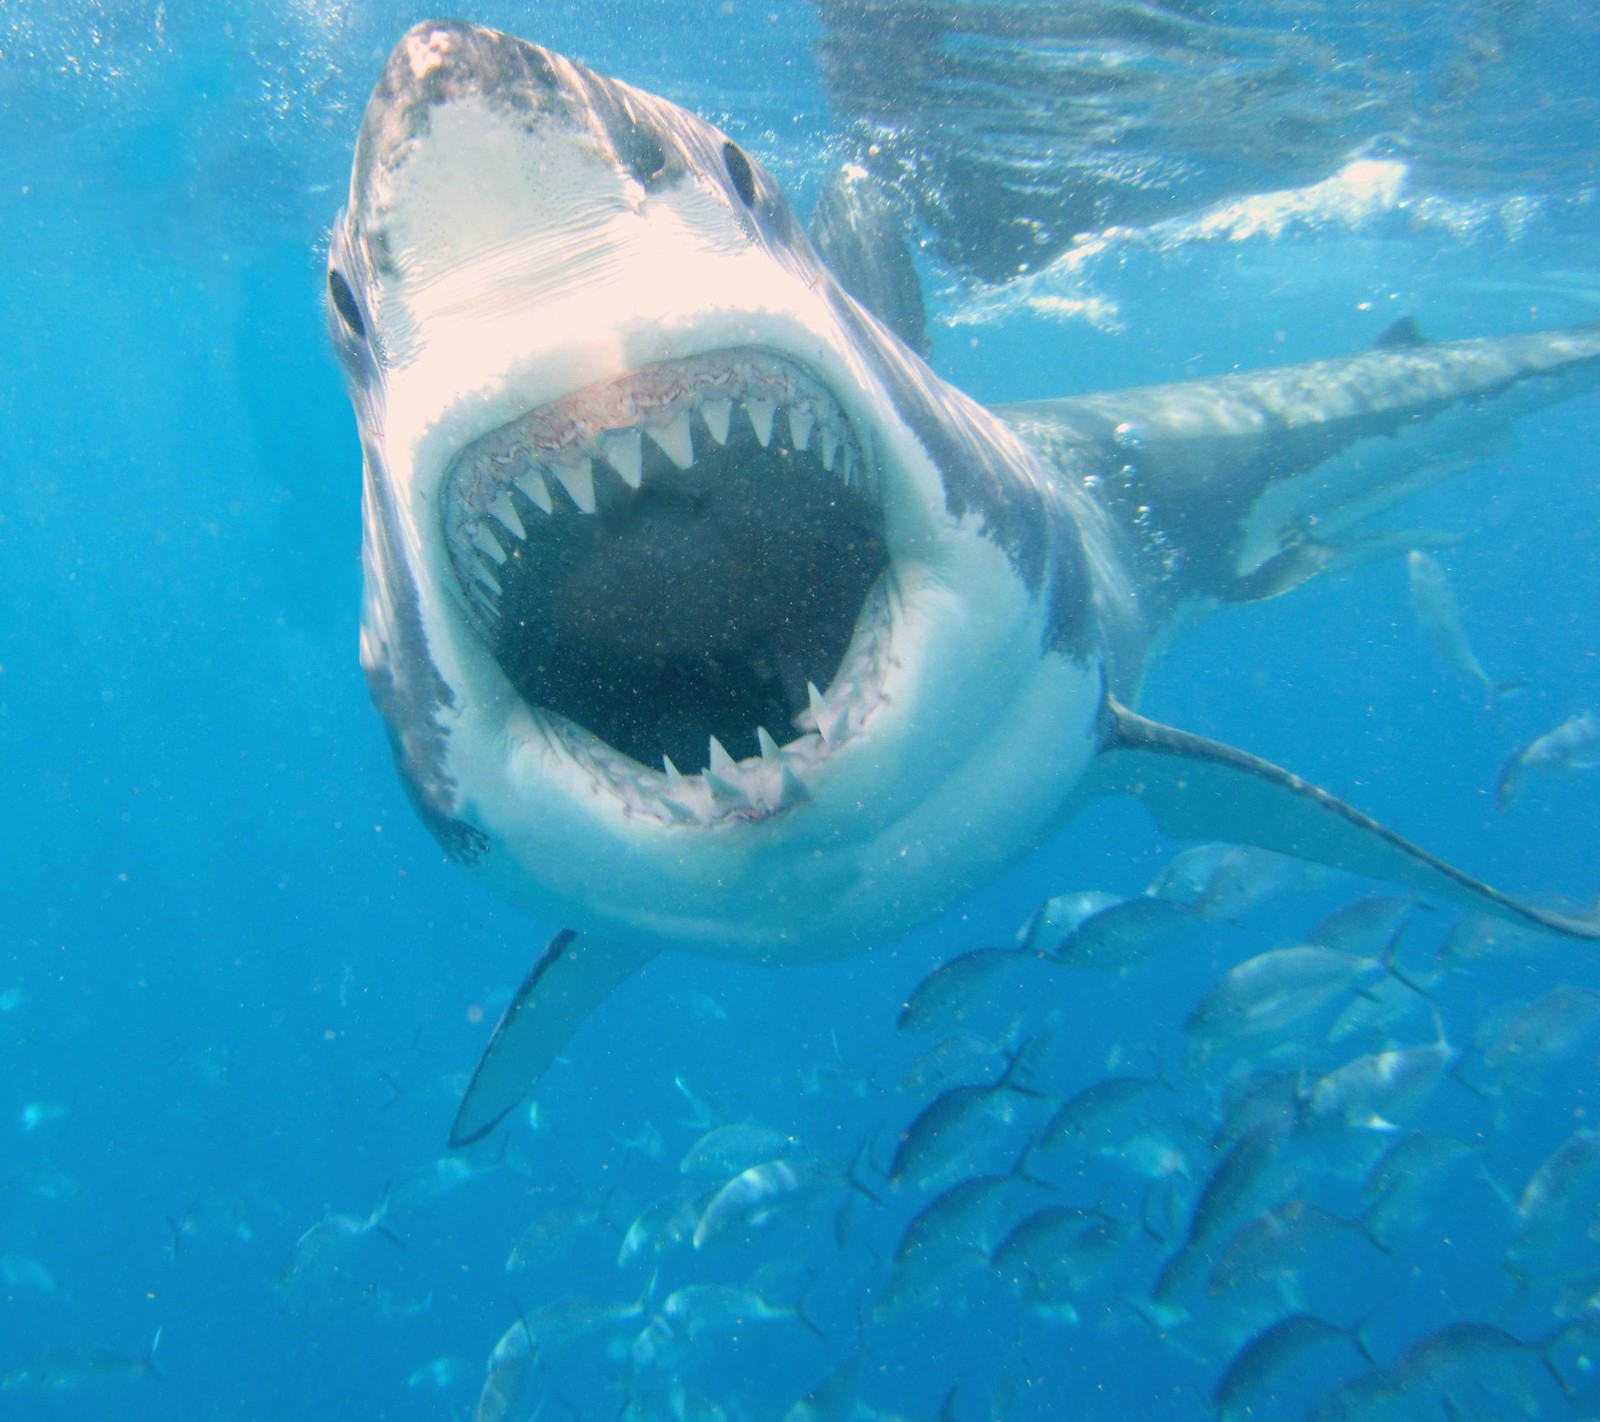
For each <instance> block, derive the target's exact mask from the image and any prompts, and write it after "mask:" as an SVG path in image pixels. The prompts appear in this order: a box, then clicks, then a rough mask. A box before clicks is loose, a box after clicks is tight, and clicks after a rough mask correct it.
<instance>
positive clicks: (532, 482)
mask: <svg viewBox="0 0 1600 1422" xmlns="http://www.w3.org/2000/svg"><path fill="white" fill-rule="evenodd" d="M513 482H514V483H515V484H516V486H517V487H518V488H519V489H521V490H522V492H523V493H524V494H526V495H527V496H528V502H529V503H530V504H532V505H533V506H534V507H535V508H536V509H539V510H540V511H541V512H543V513H554V512H555V507H556V506H555V504H554V503H553V502H552V501H551V498H550V486H549V485H548V484H546V483H545V482H544V475H543V474H541V473H540V472H539V471H538V470H537V469H524V470H523V471H522V472H521V473H520V474H518V475H517V477H516V479H515V480H514V481H513Z"/></svg>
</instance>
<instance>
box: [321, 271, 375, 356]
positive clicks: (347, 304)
mask: <svg viewBox="0 0 1600 1422" xmlns="http://www.w3.org/2000/svg"><path fill="white" fill-rule="evenodd" d="M328 297H329V299H330V300H331V301H332V302H333V309H334V310H335V311H337V312H338V313H339V319H340V320H341V321H343V322H344V324H345V325H346V326H347V327H349V330H350V334H351V335H352V336H354V337H355V338H356V339H357V340H359V341H364V340H366V338H367V323H366V322H365V321H363V320H362V319H361V308H360V307H359V306H357V305H356V297H355V293H354V292H353V291H351V290H350V283H349V282H347V281H346V280H345V279H344V278H343V277H342V276H341V275H340V274H339V273H338V272H336V271H330V272H329V273H328Z"/></svg>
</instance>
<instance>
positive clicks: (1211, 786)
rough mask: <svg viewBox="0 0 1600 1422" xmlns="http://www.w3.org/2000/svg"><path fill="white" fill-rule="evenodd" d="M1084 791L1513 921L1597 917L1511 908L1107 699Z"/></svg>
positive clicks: (1366, 828) (1285, 780)
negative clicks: (1125, 798) (1128, 799)
mask: <svg viewBox="0 0 1600 1422" xmlns="http://www.w3.org/2000/svg"><path fill="white" fill-rule="evenodd" d="M1089 789H1090V790H1091V792H1092V793H1095V794H1120V795H1132V796H1134V797H1136V798H1137V799H1138V800H1139V802H1140V803H1141V804H1143V805H1144V806H1145V808H1146V809H1148V810H1149V811H1150V813H1151V815H1153V816H1154V818H1155V821H1156V823H1157V824H1158V825H1160V827H1161V828H1162V830H1163V831H1165V832H1166V833H1167V834H1170V835H1172V836H1174V837H1175V838H1179V839H1219V840H1228V841H1232V842H1234V843H1238V844H1253V845H1255V846H1256V847H1258V848H1260V849H1271V850H1276V851H1277V852H1279V853H1280V854H1292V855H1294V856H1295V857H1296V858H1299V859H1308V860H1310V861H1311V862H1313V863H1315V864H1326V865H1328V866H1330V867H1331V868H1334V869H1344V870H1347V871H1349V872H1350V873H1352V874H1364V875H1368V876H1369V877H1371V878H1374V879H1387V880H1391V881H1393V882H1396V883H1401V884H1407V885H1410V886H1411V887H1412V888H1414V889H1416V890H1417V891H1418V892H1419V893H1424V894H1430V895H1432V896H1434V897H1436V898H1441V899H1446V900H1449V901H1450V902H1452V903H1458V904H1462V905H1465V906H1466V907H1468V908H1474V909H1478V910H1481V911H1482V912H1485V913H1491V914H1495V915H1496V916H1498V917H1500V918H1505V919H1510V920H1511V921H1512V922H1520V923H1532V924H1534V925H1536V926H1538V927H1540V928H1545V929H1549V930H1551V931H1552V932H1555V933H1564V934H1568V935H1570V936H1572V937H1575V938H1600V920H1597V919H1595V918H1590V917H1579V916H1577V915H1573V914H1563V913H1557V912H1554V911H1551V910H1547V909H1541V908H1536V907H1534V906H1533V905H1531V904H1524V903H1519V902H1518V901H1517V900H1516V899H1513V898H1508V897H1507V896H1506V895H1505V894H1502V893H1500V892H1499V891H1498V890H1496V889H1492V888H1490V887H1489V886H1488V885H1487V884H1484V883H1480V882H1479V881H1478V880H1476V879H1474V878H1472V877H1470V876H1469V875H1467V874H1463V873H1462V872H1461V871H1460V870H1459V869H1457V868H1455V867H1454V866H1452V865H1450V864H1447V863H1445V861H1444V860H1442V859H1439V858H1437V857H1435V856H1434V855H1432V854H1429V853H1428V852H1427V851H1426V850H1425V849H1419V848H1418V847H1417V846H1416V845H1414V844H1412V843H1410V842H1409V841H1408V840H1405V839H1402V838H1401V837H1400V836H1399V835H1397V834H1396V833H1394V831H1393V830H1389V829H1385V828H1384V827H1383V826H1382V825H1380V824H1379V823H1378V822H1377V821H1376V820H1374V819H1372V818H1370V817H1369V816H1367V815H1364V814H1362V813H1361V812H1360V811H1359V810H1357V809H1354V808H1352V807H1351V806H1349V805H1347V804H1345V803H1344V801H1343V800H1339V799H1337V798H1335V797H1334V796H1332V795H1330V794H1328V792H1327V791H1326V790H1319V789H1318V788H1317V787H1316V786H1315V785H1311V784H1309V783H1307V782H1306V781H1304V780H1302V779H1300V777H1299V776H1297V775H1291V774H1290V773H1289V772H1288V771H1287V770H1283V769H1281V768H1280V767H1278V766H1276V765H1273V764H1271V763H1270V762H1269V761H1265V760H1262V759H1260V758H1259V757H1258V756H1253V755H1250V754H1248V753H1247V752H1245V751H1241V750H1236V749H1235V748H1234V747H1233V746H1229V745H1224V744H1223V743H1222V742H1220V741H1213V740H1208V739H1206V737H1204V736H1196V735H1192V734H1190V733H1189V732H1187V731H1180V730H1177V729H1176V728H1174V727H1172V726H1164V725H1162V724H1161V723H1160V722H1158V721H1151V720H1148V719H1147V718H1146V717H1144V716H1140V715H1138V714H1137V713H1135V712H1133V711H1130V710H1128V709H1127V707H1125V706H1121V705H1119V704H1118V703H1117V702H1116V701H1114V700H1109V699H1108V702H1107V707H1106V728H1105V741H1104V744H1103V746H1102V748H1101V751H1100V755H1099V757H1098V759H1097V761H1096V763H1095V767H1094V770H1093V772H1092V775H1091V778H1090V783H1089Z"/></svg>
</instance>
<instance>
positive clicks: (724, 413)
mask: <svg viewBox="0 0 1600 1422" xmlns="http://www.w3.org/2000/svg"><path fill="white" fill-rule="evenodd" d="M700 414H701V416H702V417H703V418H704V419H705V422H706V428H707V429H708V430H710V431H711V438H712V439H714V440H716V442H717V443H718V444H726V443H727V442H728V425H729V424H730V423H731V422H732V420H733V401H732V400H702V401H701V402H700Z"/></svg>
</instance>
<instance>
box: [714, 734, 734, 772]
mask: <svg viewBox="0 0 1600 1422" xmlns="http://www.w3.org/2000/svg"><path fill="white" fill-rule="evenodd" d="M711 773H712V774H713V775H716V776H720V777H721V778H723V779H728V778H729V777H732V776H736V775H737V774H738V773H739V768H738V766H736V765H735V764H734V762H733V757H732V756H731V755H729V754H728V752H727V751H726V750H724V749H723V745H722V742H721V741H719V740H718V739H717V738H716V737H715V736H713V737H712V738H711Z"/></svg>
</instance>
